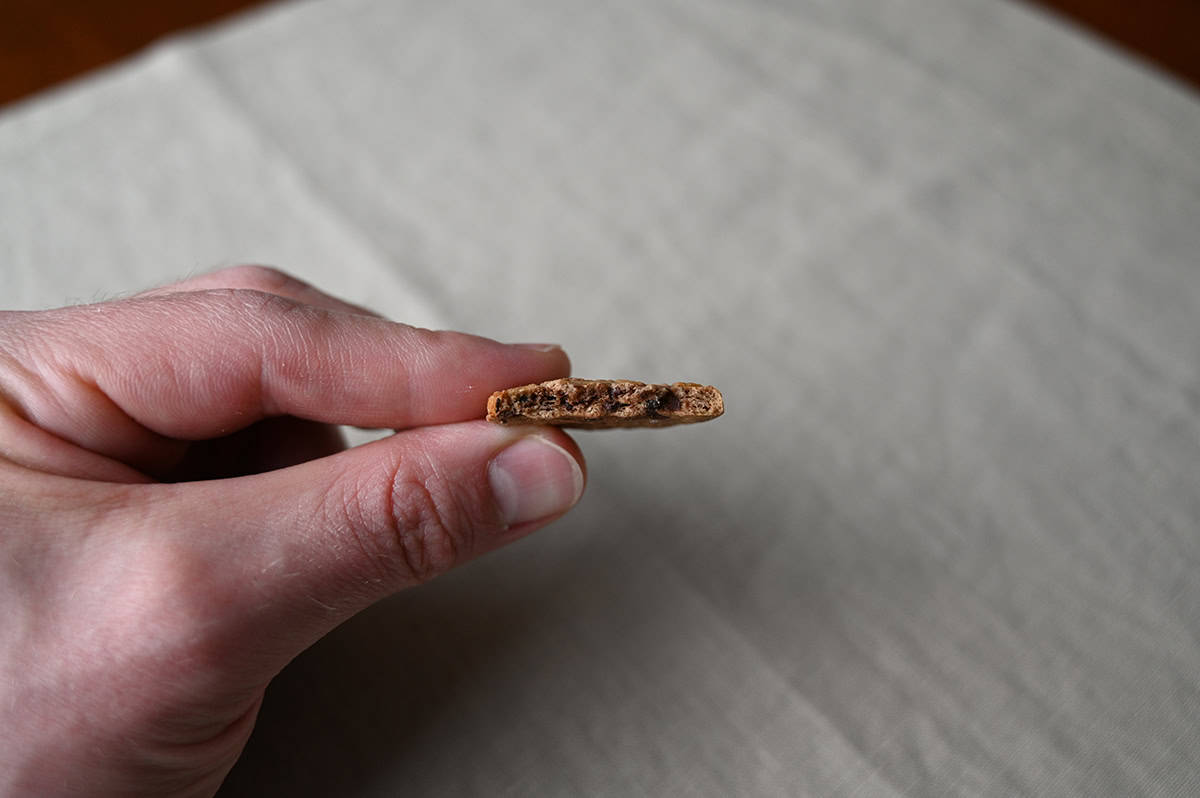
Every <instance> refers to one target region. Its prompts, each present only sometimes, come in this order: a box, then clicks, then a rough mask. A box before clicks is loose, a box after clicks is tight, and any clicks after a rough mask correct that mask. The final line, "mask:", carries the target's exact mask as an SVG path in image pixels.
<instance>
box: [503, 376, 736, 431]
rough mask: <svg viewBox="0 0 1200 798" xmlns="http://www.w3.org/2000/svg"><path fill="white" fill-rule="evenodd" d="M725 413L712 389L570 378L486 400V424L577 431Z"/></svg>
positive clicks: (666, 423) (683, 420)
mask: <svg viewBox="0 0 1200 798" xmlns="http://www.w3.org/2000/svg"><path fill="white" fill-rule="evenodd" d="M724 412H725V401H724V399H723V398H722V397H721V392H720V391H718V390H717V389H716V388H714V387H712V386H711V385H697V384H696V383H694V382H677V383H674V384H672V385H647V384H646V383H644V382H636V381H634V380H581V379H576V378H569V379H560V380H551V381H549V382H543V383H536V384H534V385H522V386H521V387H519V388H509V389H507V390H504V391H497V392H496V393H494V394H492V395H491V397H489V398H488V410H487V420H488V421H491V422H493V423H495V424H552V425H554V426H557V427H577V428H581V429H588V428H592V429H603V428H611V427H671V426H675V425H676V424H695V423H697V422H700V421H709V420H710V419H714V418H716V417H717V416H719V415H721V414H722V413H724Z"/></svg>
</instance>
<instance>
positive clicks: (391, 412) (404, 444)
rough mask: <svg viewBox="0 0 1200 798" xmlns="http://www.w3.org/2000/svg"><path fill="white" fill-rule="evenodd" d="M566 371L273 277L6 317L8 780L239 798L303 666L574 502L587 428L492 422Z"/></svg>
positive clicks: (554, 356)
mask: <svg viewBox="0 0 1200 798" xmlns="http://www.w3.org/2000/svg"><path fill="white" fill-rule="evenodd" d="M569 369H570V366H569V363H568V361H567V358H566V355H564V354H563V352H562V351H561V350H560V349H558V348H556V347H546V346H519V345H503V344H499V343H496V342H494V341H489V340H486V339H483V338H476V337H473V336H469V335H463V334H459V333H451V332H430V331H427V330H418V329H415V328H412V327H407V326H404V325H400V324H394V323H391V322H387V321H384V320H382V319H380V318H377V317H375V316H372V315H371V314H369V313H367V312H366V311H364V310H362V309H360V308H356V307H354V306H351V305H348V304H346V303H344V302H341V301H339V300H337V299H334V298H332V297H329V296H327V295H325V294H322V293H320V292H319V291H317V290H316V289H314V288H312V287H310V286H307V285H305V284H303V283H301V282H299V281H297V280H294V279H292V278H289V277H287V276H286V275H284V274H282V273H280V272H276V271H274V270H269V269H264V268H260V267H241V268H236V269H232V270H225V271H222V272H218V273H215V274H212V275H207V276H204V277H200V278H197V279H194V280H191V281H188V282H185V283H182V284H179V285H175V286H171V287H169V288H166V289H159V290H156V291H152V292H149V293H147V294H142V295H140V296H137V297H133V298H130V299H125V300H121V301H115V302H107V303H102V304H98V305H91V306H85V307H73V308H66V309H61V310H53V311H48V312H39V313H20V312H10V313H3V314H0V606H3V608H4V609H3V612H2V613H0V729H2V730H3V732H2V733H0V785H2V786H0V789H3V790H5V793H4V794H20V795H39V796H50V795H68V794H106V795H107V794H114V793H120V794H127V793H134V794H153V795H168V794H181V795H182V794H186V795H205V794H212V793H213V792H215V791H216V789H217V788H218V787H219V786H220V784H221V781H222V779H223V778H224V776H225V774H226V773H227V772H228V770H229V768H230V767H231V766H232V765H233V762H234V760H235V759H236V758H237V756H238V755H239V754H240V752H241V750H242V747H243V746H244V744H245V742H246V739H247V737H248V736H249V734H250V731H251V728H252V727H253V725H254V720H255V716H256V713H257V711H258V707H259V703H260V701H261V699H262V695H263V690H264V688H265V687H266V685H267V682H268V681H269V680H270V679H271V678H272V677H273V676H274V675H275V674H276V673H278V672H279V670H280V669H281V668H282V667H283V666H284V665H286V664H287V663H288V661H290V660H291V659H292V658H293V657H294V656H295V655H296V654H298V653H299V652H300V651H302V650H303V649H304V648H306V647H307V646H309V645H310V644H312V643H313V642H314V641H316V640H317V639H318V638H320V637H321V636H322V635H323V634H325V633H326V632H328V631H329V630H331V629H332V628H333V627H335V626H337V625H338V624H339V623H341V622H342V621H344V620H345V619H346V618H348V617H349V616H351V615H353V614H354V613H356V612H358V611H359V610H361V609H363V608H365V607H367V606H368V605H370V604H371V603H373V602H375V601H377V600H379V599H381V598H383V597H385V596H388V595H389V594H391V593H394V592H395V591H398V590H400V589H402V588H405V587H408V586H411V585H415V584H417V583H419V582H423V581H425V580H427V579H430V578H431V577H433V576H436V575H437V574H439V573H441V572H443V571H445V570H447V569H449V568H452V567H453V566H455V565H457V564H458V563H461V562H464V561H466V560H468V559H470V558H472V557H474V556H476V555H479V554H481V553H483V552H486V551H488V550H490V549H494V548H496V547H497V546H500V545H503V544H504V543H507V542H509V541H512V540H515V539H516V538H519V537H521V536H523V535H525V534H527V533H528V532H531V531H532V530H534V529H536V528H538V527H540V526H542V525H544V524H545V523H547V522H549V521H551V520H553V519H554V518H556V517H558V516H560V515H561V514H562V513H564V512H566V511H567V510H568V509H569V508H570V507H571V506H572V505H573V504H574V503H575V502H576V501H577V500H578V498H579V495H580V493H581V492H582V490H583V483H584V472H583V461H582V457H581V455H580V453H579V450H578V448H577V447H576V446H575V445H574V443H573V442H572V441H571V440H570V439H569V438H568V437H566V436H565V435H564V434H562V433H561V432H559V431H556V430H554V431H552V430H547V429H537V428H526V429H524V430H510V429H507V428H502V427H497V426H494V425H490V424H487V423H486V422H483V421H477V420H472V419H479V418H481V417H482V415H483V412H484V405H485V403H486V399H487V396H488V395H489V394H490V393H491V392H492V391H494V390H498V389H500V388H505V387H509V386H512V385H519V384H523V383H528V382H536V381H541V380H547V379H553V378H555V377H560V376H564V375H566V374H568V373H569ZM333 424H351V425H356V426H361V427H373V428H394V429H397V430H400V431H399V432H397V433H396V434H395V435H392V436H390V437H388V438H386V439H383V440H379V441H376V442H373V443H370V444H367V445H364V446H360V447H356V448H354V449H349V450H344V451H343V448H344V446H343V444H342V442H341V439H340V437H339V434H338V432H337V430H336V427H333V426H329V425H333Z"/></svg>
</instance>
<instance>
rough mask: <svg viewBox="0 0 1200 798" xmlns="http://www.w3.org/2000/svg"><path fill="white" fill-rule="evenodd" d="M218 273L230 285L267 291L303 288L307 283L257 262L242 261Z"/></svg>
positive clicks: (274, 291)
mask: <svg viewBox="0 0 1200 798" xmlns="http://www.w3.org/2000/svg"><path fill="white" fill-rule="evenodd" d="M218 274H219V275H220V276H221V278H222V279H223V280H224V281H226V282H228V283H229V284H230V286H231V287H236V288H251V289H257V290H259V291H265V292H267V293H276V292H278V291H285V290H288V289H304V288H307V287H308V284H307V283H305V282H304V281H303V280H300V279H299V278H297V277H294V276H292V275H291V274H288V273H287V272H285V271H283V270H282V269H277V268H276V267H274V266H266V265H263V264H259V263H244V264H241V265H238V266H230V267H229V268H227V269H222V270H221V271H220V272H218Z"/></svg>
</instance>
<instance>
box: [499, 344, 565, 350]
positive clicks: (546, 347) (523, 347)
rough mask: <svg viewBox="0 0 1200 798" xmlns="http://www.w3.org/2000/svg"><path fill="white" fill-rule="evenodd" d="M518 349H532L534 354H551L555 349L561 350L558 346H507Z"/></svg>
mask: <svg viewBox="0 0 1200 798" xmlns="http://www.w3.org/2000/svg"><path fill="white" fill-rule="evenodd" d="M509 346H515V347H517V348H518V349H532V350H533V351H535V352H553V351H555V350H557V349H562V347H561V346H559V345H558V344H509Z"/></svg>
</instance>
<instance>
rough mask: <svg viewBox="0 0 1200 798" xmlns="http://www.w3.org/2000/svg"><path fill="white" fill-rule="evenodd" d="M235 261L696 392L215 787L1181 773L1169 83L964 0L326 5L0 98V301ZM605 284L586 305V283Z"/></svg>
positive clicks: (591, 286) (1181, 614)
mask: <svg viewBox="0 0 1200 798" xmlns="http://www.w3.org/2000/svg"><path fill="white" fill-rule="evenodd" d="M242 261H259V262H268V263H273V264H276V265H280V266H283V267H286V268H289V269H291V270H293V271H295V272H296V273H298V274H299V275H301V276H303V277H306V278H308V279H310V280H313V281H315V282H317V283H318V284H320V285H322V286H323V287H325V288H327V289H330V290H332V291H335V292H338V293H341V294H343V295H345V296H347V297H348V298H350V299H352V300H355V301H358V302H364V303H367V304H369V305H371V306H373V307H375V308H377V309H379V310H381V311H383V312H385V313H388V314H389V315H392V316H394V317H396V318H398V319H402V320H407V321H411V322H414V323H418V324H423V325H433V326H440V327H454V328H460V329H465V330H470V331H473V332H478V333H482V334H485V335H490V336H494V337H497V338H500V339H504V340H534V341H539V340H548V341H558V342H561V343H563V344H564V345H566V347H567V348H568V350H569V352H570V353H571V355H572V356H573V359H574V362H575V366H576V372H577V373H578V374H580V375H582V376H596V377H631V378H636V379H644V380H656V381H662V380H666V381H670V380H681V379H682V380H694V381H698V382H707V383H714V384H717V385H719V386H721V387H722V388H724V389H725V393H726V401H727V406H728V412H727V415H726V417H725V418H723V419H721V420H720V421H718V422H715V423H712V424H705V425H701V426H698V427H695V428H687V429H675V430H665V431H648V432H631V433H622V432H615V433H595V434H586V433H580V434H579V435H578V438H579V440H580V441H581V442H582V445H583V448H584V451H585V452H586V454H587V456H588V458H589V463H590V468H591V486H590V489H589V492H588V494H587V496H586V497H585V499H584V501H583V504H582V506H581V507H580V508H579V509H578V511H577V512H575V513H574V514H573V515H571V516H569V517H568V518H567V519H566V520H564V521H563V522H561V523H559V524H557V525H556V526H554V527H552V528H551V529H548V530H546V531H545V532H543V533H541V534H539V535H537V536H535V537H533V538H531V539H529V540H526V541H523V542H522V543H520V544H519V545H516V546H514V547H512V548H511V549H508V550H506V551H504V552H502V553H499V554H496V555H493V556H490V557H488V558H486V559H485V560H482V561H480V562H477V563H475V564H473V565H471V566H469V567H467V568H464V569H462V570H461V571H458V572H456V573H454V574H453V575H451V576H449V577H446V578H444V579H442V580H440V581H437V582H435V583H433V584H430V585H428V586H427V587H423V588H421V589H419V590H414V591H411V592H409V593H406V594H403V595H400V596H398V597H396V598H395V599H393V600H390V601H388V602H385V603H384V604H382V605H380V606H378V607H377V608H375V609H374V610H372V611H370V612H368V613H367V614H365V615H363V616H361V617H359V618H357V619H356V620H354V621H353V622H351V623H349V624H347V625H346V626H344V627H343V628H342V629H340V630H339V631H338V632H336V633H335V634H333V635H332V636H331V637H330V638H328V639H326V640H325V641H323V642H322V643H320V644H319V645H318V646H316V647H315V648H314V649H313V650H311V651H310V652H308V653H306V654H305V655H304V656H302V657H301V658H300V659H299V660H298V661H297V662H295V663H294V664H293V666H292V667H291V668H289V669H288V670H287V671H285V672H284V674H283V675H282V676H281V677H280V678H279V680H278V681H277V682H276V684H275V686H274V687H273V688H272V690H271V691H270V692H269V693H268V699H267V702H266V705H265V707H264V709H263V712H262V716H261V719H260V723H259V729H258V731H257V732H256V736H255V737H254V738H253V740H252V741H251V744H250V745H249V748H248V749H247V752H246V754H245V757H244V760H243V762H242V763H241V764H240V765H239V766H238V767H237V768H236V769H235V771H234V772H233V774H232V775H231V777H230V779H229V781H228V783H227V785H226V789H225V794H227V795H229V796H241V795H268V794H269V795H314V796H316V795H322V796H323V795H352V796H366V795H370V796H375V795H378V796H385V795H388V796H390V795H401V794H403V795H430V796H443V795H467V796H496V795H514V796H526V795H538V796H546V795H614V796H626V795H650V796H659V795H672V796H677V795H702V796H731V795H750V796H755V795H761V796H776V795H812V796H836V795H864V796H876V795H880V796H888V795H913V796H928V795H985V796H1011V795H1055V796H1089V797H1091V796H1109V795H1113V796H1115V795H1122V796H1129V795H1162V796H1183V795H1194V794H1197V793H1200V727H1198V723H1200V103H1198V102H1197V99H1196V97H1195V96H1192V95H1190V94H1188V93H1187V92H1186V91H1184V90H1183V89H1181V88H1180V87H1179V86H1177V85H1174V84H1172V83H1171V82H1170V81H1169V80H1167V79H1165V78H1163V77H1161V76H1158V75H1155V74H1152V73H1150V72H1148V71H1147V70H1145V69H1142V68H1140V67H1137V66H1135V65H1133V64H1132V63H1130V62H1129V61H1127V60H1125V59H1123V58H1122V57H1119V56H1117V55H1115V54H1114V53H1113V52H1110V51H1107V50H1106V49H1104V48H1103V47H1101V46H1099V45H1098V44H1096V43H1095V42H1092V41H1090V40H1087V39H1085V38H1084V36H1082V35H1081V34H1079V33H1078V32H1076V31H1073V30H1070V29H1068V28H1066V27H1065V26H1063V25H1062V24H1060V23H1055V22H1051V21H1050V20H1048V19H1046V18H1043V17H1040V16H1038V15H1036V14H1034V13H1033V12H1031V11H1029V10H1028V9H1027V8H1025V7H1024V6H1020V5H1013V4H1009V3H1007V2H1001V0H889V1H888V2H869V0H793V1H791V2H784V1H783V0H742V1H741V2H735V0H652V1H650V2H634V1H633V0H625V1H623V2H622V1H617V0H613V1H609V2H595V0H513V1H511V2H505V3H499V2H484V1H482V0H481V1H480V2H468V1H467V0H461V1H459V0H405V1H404V2H392V1H389V0H327V1H326V2H310V3H300V4H293V5H282V6H276V7H272V8H269V9H267V10H266V11H265V12H261V13H258V14H255V15H252V16H249V17H245V18H241V19H239V20H237V21H235V22H234V23H232V24H231V25H228V26H225V27H222V28H220V29H217V30H214V31H210V32H206V33H204V34H202V35H197V36H193V37H189V38H184V39H178V40H174V41H172V42H170V43H168V44H166V45H164V46H160V47H158V48H157V49H155V50H154V51H153V52H151V53H149V54H147V55H145V56H144V57H141V58H139V59H137V60H135V61H133V62H130V63H127V64H125V65H122V66H121V67H119V68H117V69H115V70H111V71H108V72H106V73H104V74H101V75H99V76H97V77H95V78H92V79H89V80H87V81H85V82H83V83H81V84H78V85H74V86H71V87H68V88H66V89H64V90H60V91H56V92H54V93H53V94H51V95H47V96H44V97H41V98H37V99H35V100H33V101H32V102H29V103H25V104H23V105H21V106H18V107H16V108H12V109H9V110H7V111H6V112H5V113H3V114H2V115H0V281H2V282H0V294H2V298H3V304H4V305H5V306H7V307H27V308H29V307H41V306H47V305H56V304H61V303H63V302H67V301H88V300H92V299H95V298H101V297H106V296H111V295H114V294H118V293H122V292H127V291H132V290H135V289H138V288H142V287H145V286H147V285H149V284H153V283H157V282H163V281H167V280H170V279H173V278H176V277H178V276H181V275H184V274H186V273H189V272H194V271H201V270H206V269H209V268H211V267H213V266H215V265H219V264H225V263H233V262H242ZM613 320H617V321H619V322H620V323H619V324H612V323H611V322H612V321H613Z"/></svg>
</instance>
